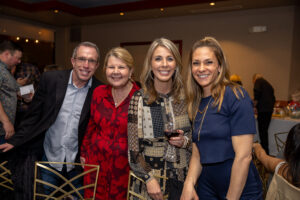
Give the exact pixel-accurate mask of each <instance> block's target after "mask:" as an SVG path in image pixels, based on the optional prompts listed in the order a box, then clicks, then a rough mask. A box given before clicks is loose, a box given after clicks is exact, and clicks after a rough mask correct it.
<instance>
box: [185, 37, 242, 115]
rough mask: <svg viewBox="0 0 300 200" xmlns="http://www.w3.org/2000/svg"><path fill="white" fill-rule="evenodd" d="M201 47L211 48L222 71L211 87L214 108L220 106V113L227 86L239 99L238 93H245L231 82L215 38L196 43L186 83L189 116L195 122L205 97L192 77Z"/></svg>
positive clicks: (192, 50)
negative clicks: (194, 55) (195, 56)
mask: <svg viewBox="0 0 300 200" xmlns="http://www.w3.org/2000/svg"><path fill="white" fill-rule="evenodd" d="M201 47H208V48H210V49H211V50H212V51H213V52H214V54H215V56H216V58H217V60H218V64H219V66H220V71H219V74H218V76H217V78H216V79H215V80H214V82H213V83H212V87H211V94H212V97H213V99H214V103H213V105H214V106H218V111H220V109H221V106H222V103H223V99H224V93H225V88H226V86H230V87H231V88H232V90H233V92H234V94H235V96H236V97H237V98H238V99H239V95H238V92H239V93H240V94H241V95H242V97H244V94H243V91H242V90H241V87H240V86H238V85H237V84H234V83H232V82H231V81H230V78H229V69H228V65H227V62H226V58H225V56H224V53H223V50H222V48H221V45H220V44H219V42H218V41H217V40H216V39H215V38H213V37H205V38H203V39H201V40H199V41H197V42H195V43H194V45H193V47H192V49H191V51H190V54H189V60H188V68H187V71H186V83H185V92H186V101H187V110H188V114H189V118H190V119H191V120H194V118H195V116H196V114H197V110H198V107H199V104H200V101H201V98H202V96H203V88H202V87H201V86H200V85H199V84H198V83H197V82H196V81H195V79H194V77H193V75H192V61H193V54H194V52H195V51H196V49H198V48H201Z"/></svg>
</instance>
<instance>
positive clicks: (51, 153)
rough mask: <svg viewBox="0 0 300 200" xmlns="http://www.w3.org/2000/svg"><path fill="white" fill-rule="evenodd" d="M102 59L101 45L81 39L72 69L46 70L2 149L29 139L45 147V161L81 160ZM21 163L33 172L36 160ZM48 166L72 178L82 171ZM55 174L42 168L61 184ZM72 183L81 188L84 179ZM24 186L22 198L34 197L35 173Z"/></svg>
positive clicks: (43, 175) (48, 179) (46, 176)
mask: <svg viewBox="0 0 300 200" xmlns="http://www.w3.org/2000/svg"><path fill="white" fill-rule="evenodd" d="M99 59H100V53H99V49H98V47H97V46H96V45H95V44H93V43H91V42H82V43H80V44H78V45H77V46H76V47H75V49H74V51H73V55H72V58H71V63H72V66H73V69H72V70H63V71H51V72H46V73H44V74H43V75H42V77H41V80H40V83H39V86H38V89H37V91H36V93H35V95H34V97H33V100H32V103H31V105H30V107H29V110H28V112H27V113H26V115H25V117H24V120H23V121H22V122H21V124H20V126H18V128H17V132H16V134H15V135H14V136H13V137H11V138H10V139H9V140H7V143H5V144H2V145H0V150H3V151H4V152H6V151H9V150H11V149H12V148H14V147H18V146H21V145H23V144H25V143H27V142H32V144H36V143H38V142H39V144H42V145H41V146H42V147H43V149H44V151H43V150H41V151H40V152H43V153H42V160H43V161H50V162H71V163H73V162H80V159H79V155H80V148H79V147H80V146H81V142H82V139H83V136H84V133H85V130H86V127H87V124H88V120H89V115H90V102H91V97H92V93H93V90H94V89H95V88H96V87H97V86H99V85H100V84H101V83H100V82H99V81H98V80H97V79H96V78H95V77H93V75H94V73H95V71H96V70H97V68H98V65H99ZM37 159H39V158H37ZM20 167H21V168H22V170H25V173H27V174H31V175H33V170H34V162H31V163H28V166H27V165H23V166H20ZM48 167H50V168H52V169H53V170H55V171H56V172H58V173H60V174H61V175H63V176H65V177H67V178H69V179H71V178H72V177H75V176H76V175H78V174H79V173H80V172H81V171H82V168H81V167H80V168H74V167H73V166H72V165H65V164H64V165H62V164H50V165H48ZM55 177H56V175H54V174H53V173H50V172H47V171H45V170H41V178H42V179H43V180H44V181H46V182H49V183H51V184H53V185H56V186H60V185H61V182H60V181H61V180H58V179H56V178H55ZM20 181H22V180H20ZM73 185H74V186H75V187H77V188H78V187H81V186H82V182H81V180H80V179H76V182H73ZM24 187H26V189H24V191H26V192H25V194H21V195H23V196H22V198H25V199H32V198H33V197H32V191H33V177H32V178H31V179H30V181H29V182H27V183H26V184H24ZM44 190H45V193H46V194H50V193H51V192H52V191H53V188H50V187H46V186H44ZM20 198H21V197H20Z"/></svg>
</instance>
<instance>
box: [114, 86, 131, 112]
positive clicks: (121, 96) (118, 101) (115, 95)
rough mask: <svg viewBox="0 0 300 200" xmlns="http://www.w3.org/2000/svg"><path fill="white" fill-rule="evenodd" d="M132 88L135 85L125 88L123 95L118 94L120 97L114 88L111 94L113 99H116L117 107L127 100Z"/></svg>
mask: <svg viewBox="0 0 300 200" xmlns="http://www.w3.org/2000/svg"><path fill="white" fill-rule="evenodd" d="M132 87H133V85H132V84H130V85H129V87H128V86H127V87H126V88H124V90H123V91H122V93H120V92H117V93H118V95H117V93H116V91H115V89H114V88H112V89H111V94H112V96H113V99H114V104H115V107H117V106H118V105H119V104H120V103H122V102H123V101H124V100H125V99H126V98H127V96H128V94H129V93H130V91H131V89H132Z"/></svg>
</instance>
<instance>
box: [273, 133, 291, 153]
mask: <svg viewBox="0 0 300 200" xmlns="http://www.w3.org/2000/svg"><path fill="white" fill-rule="evenodd" d="M287 134H288V132H281V133H275V134H274V137H275V142H276V147H277V151H278V152H281V151H283V149H284V147H285V141H286V137H287Z"/></svg>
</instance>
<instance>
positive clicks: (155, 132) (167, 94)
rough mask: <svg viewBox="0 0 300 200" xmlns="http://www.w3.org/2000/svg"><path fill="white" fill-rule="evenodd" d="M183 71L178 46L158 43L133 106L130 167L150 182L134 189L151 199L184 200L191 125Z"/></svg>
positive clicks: (165, 41)
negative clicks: (183, 82) (182, 198)
mask: <svg viewBox="0 0 300 200" xmlns="http://www.w3.org/2000/svg"><path fill="white" fill-rule="evenodd" d="M181 68H182V65H181V58H180V54H179V52H178V49H177V47H176V46H175V44H174V43H173V42H171V41H170V40H168V39H165V38H160V39H156V40H155V41H154V42H153V43H152V44H151V46H150V48H149V50H148V53H147V56H146V59H145V63H144V69H143V72H142V75H141V83H142V89H141V90H140V91H138V92H136V93H135V94H134V95H133V97H132V98H131V102H130V105H129V111H128V148H129V164H130V167H131V170H132V171H133V172H134V174H135V175H136V176H137V177H139V178H141V179H142V180H143V181H144V182H145V183H146V184H143V183H141V182H140V181H137V180H136V181H134V180H133V181H132V184H131V186H130V187H131V189H132V190H134V191H135V192H137V193H139V194H140V195H142V196H143V197H145V198H147V199H155V200H162V199H165V198H167V199H169V200H172V199H179V198H180V194H181V191H182V187H183V182H184V179H185V176H186V174H187V171H188V164H189V160H190V155H191V124H190V121H189V118H188V114H187V111H186V104H185V101H184V92H183V84H182V78H181V74H180V71H181ZM166 129H169V130H170V131H171V130H173V134H174V135H171V136H169V137H167V136H166V135H165V134H166V132H165V131H166ZM167 133H170V132H167ZM158 176H159V177H161V178H157V177H158ZM162 177H164V178H162ZM166 178H167V180H166Z"/></svg>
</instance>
